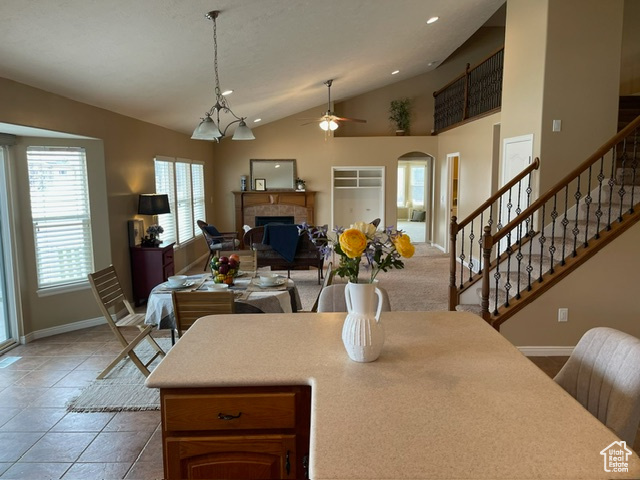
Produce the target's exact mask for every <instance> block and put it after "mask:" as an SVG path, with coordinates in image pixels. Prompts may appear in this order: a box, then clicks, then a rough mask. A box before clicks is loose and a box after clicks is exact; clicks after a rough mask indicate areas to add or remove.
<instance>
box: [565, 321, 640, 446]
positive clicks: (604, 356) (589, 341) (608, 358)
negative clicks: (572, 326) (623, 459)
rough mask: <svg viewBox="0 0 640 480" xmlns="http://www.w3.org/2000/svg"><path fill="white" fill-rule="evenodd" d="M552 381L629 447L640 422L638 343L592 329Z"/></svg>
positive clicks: (622, 335)
mask: <svg viewBox="0 0 640 480" xmlns="http://www.w3.org/2000/svg"><path fill="white" fill-rule="evenodd" d="M554 380H555V382H556V383H557V384H558V385H560V386H561V387H562V388H564V389H565V390H566V391H567V392H568V393H569V395H571V396H572V397H573V398H575V399H576V400H577V401H578V402H580V403H581V404H582V406H583V407H584V408H586V409H587V410H589V412H591V413H592V414H593V416H594V417H596V418H597V419H598V420H600V421H601V422H602V423H604V424H605V425H606V426H607V427H609V429H611V430H613V433H615V434H616V435H617V436H618V437H620V438H621V439H622V440H624V441H625V442H627V445H629V446H633V442H634V439H635V437H636V432H637V430H638V424H639V423H640V340H638V339H637V338H635V337H632V336H631V335H628V334H626V333H623V332H620V331H618V330H614V329H613V328H607V327H597V328H592V329H591V330H589V331H587V332H586V333H585V334H584V335H583V336H582V338H581V339H580V341H579V342H578V344H577V345H576V348H574V349H573V353H571V356H570V357H569V360H567V363H565V364H564V366H563V367H562V369H561V370H560V371H559V372H558V375H556V376H555V378H554Z"/></svg>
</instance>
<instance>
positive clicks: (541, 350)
mask: <svg viewBox="0 0 640 480" xmlns="http://www.w3.org/2000/svg"><path fill="white" fill-rule="evenodd" d="M517 348H518V350H520V352H521V353H522V354H523V355H524V356H525V357H568V356H569V355H571V353H572V352H573V349H574V347H517Z"/></svg>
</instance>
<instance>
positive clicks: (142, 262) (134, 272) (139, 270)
mask: <svg viewBox="0 0 640 480" xmlns="http://www.w3.org/2000/svg"><path fill="white" fill-rule="evenodd" d="M173 245H174V244H173V243H172V244H170V245H167V246H166V247H157V248H156V247H141V246H140V245H136V246H135V247H130V253H131V281H132V283H133V301H134V303H135V305H136V307H138V306H140V305H141V304H142V303H143V302H146V301H147V298H149V293H150V292H151V290H152V289H153V287H155V286H156V285H159V284H160V283H162V282H165V281H166V280H167V278H169V277H170V276H171V275H173V273H174V265H173Z"/></svg>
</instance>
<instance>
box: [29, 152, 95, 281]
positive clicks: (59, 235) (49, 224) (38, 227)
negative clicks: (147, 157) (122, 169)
mask: <svg viewBox="0 0 640 480" xmlns="http://www.w3.org/2000/svg"><path fill="white" fill-rule="evenodd" d="M27 164H28V174H29V193H30V199H31V217H32V221H33V232H34V241H35V256H36V273H37V278H38V288H47V287H53V286H59V285H65V284H70V283H77V282H84V281H86V279H87V275H88V274H89V273H90V272H92V271H93V270H94V268H93V242H92V238H91V214H90V206H89V187H88V183H87V162H86V155H85V150H84V148H80V147H40V146H38V147H35V146H30V147H27Z"/></svg>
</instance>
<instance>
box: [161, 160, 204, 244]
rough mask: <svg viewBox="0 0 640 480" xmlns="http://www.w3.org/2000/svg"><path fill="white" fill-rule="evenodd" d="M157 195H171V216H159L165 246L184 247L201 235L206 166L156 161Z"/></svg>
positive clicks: (182, 161) (189, 162)
mask: <svg viewBox="0 0 640 480" xmlns="http://www.w3.org/2000/svg"><path fill="white" fill-rule="evenodd" d="M155 171H156V193H166V194H168V195H169V208H170V209H171V213H166V214H164V215H158V224H159V225H161V226H162V228H163V229H164V233H163V234H162V237H161V238H162V240H163V242H164V244H165V245H168V244H170V243H173V242H175V243H177V244H181V243H184V242H186V241H188V240H191V239H192V238H194V237H195V236H196V235H198V234H200V231H199V229H197V228H196V220H205V208H204V165H203V164H201V163H192V162H191V161H189V160H185V159H182V158H180V159H175V158H169V157H156V159H155Z"/></svg>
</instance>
